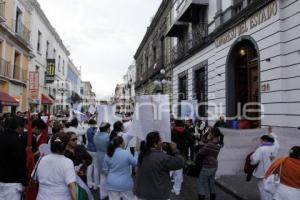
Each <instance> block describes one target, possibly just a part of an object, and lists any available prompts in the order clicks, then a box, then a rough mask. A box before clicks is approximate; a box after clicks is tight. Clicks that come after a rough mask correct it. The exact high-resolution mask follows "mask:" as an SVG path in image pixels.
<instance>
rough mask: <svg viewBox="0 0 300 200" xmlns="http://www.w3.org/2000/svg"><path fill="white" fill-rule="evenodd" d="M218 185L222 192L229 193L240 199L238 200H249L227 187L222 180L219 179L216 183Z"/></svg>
mask: <svg viewBox="0 0 300 200" xmlns="http://www.w3.org/2000/svg"><path fill="white" fill-rule="evenodd" d="M215 182H216V185H217V186H219V187H220V188H221V189H222V190H224V191H225V192H227V193H228V194H230V195H231V196H233V197H234V198H236V199H238V200H247V198H246V197H244V196H241V195H239V194H238V193H237V191H235V190H233V189H232V188H230V187H228V186H226V184H225V183H223V182H222V181H221V180H220V179H217V180H216V181H215Z"/></svg>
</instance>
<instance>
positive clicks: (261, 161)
mask: <svg viewBox="0 0 300 200" xmlns="http://www.w3.org/2000/svg"><path fill="white" fill-rule="evenodd" d="M260 139H261V146H260V147H258V148H257V149H256V151H255V152H254V153H253V154H252V156H251V164H252V165H257V164H258V166H257V167H256V169H255V170H254V172H253V176H254V177H256V178H257V179H258V181H257V186H258V189H259V192H260V200H272V194H271V193H268V192H266V191H265V190H264V184H263V179H264V175H265V173H266V171H267V170H268V169H269V167H270V165H271V164H272V162H273V161H274V159H275V158H276V157H277V152H278V151H277V149H276V148H277V147H276V146H275V145H274V142H275V140H274V138H273V137H272V136H270V135H263V136H262V137H261V138H260Z"/></svg>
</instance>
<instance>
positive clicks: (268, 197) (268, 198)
mask: <svg viewBox="0 0 300 200" xmlns="http://www.w3.org/2000/svg"><path fill="white" fill-rule="evenodd" d="M257 187H258V190H259V193H260V200H273V195H272V194H271V193H269V192H266V191H265V188H264V182H263V179H258V181H257Z"/></svg>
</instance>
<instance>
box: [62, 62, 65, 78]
mask: <svg viewBox="0 0 300 200" xmlns="http://www.w3.org/2000/svg"><path fill="white" fill-rule="evenodd" d="M62 74H63V75H65V61H64V60H63V64H62Z"/></svg>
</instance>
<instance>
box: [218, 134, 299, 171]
mask: <svg viewBox="0 0 300 200" xmlns="http://www.w3.org/2000/svg"><path fill="white" fill-rule="evenodd" d="M220 130H221V132H222V133H223V134H224V147H223V148H222V149H221V152H220V155H219V157H218V160H219V167H218V171H217V175H243V174H244V171H243V170H244V164H245V159H246V156H247V155H248V154H250V153H251V152H253V151H255V150H256V148H258V147H259V146H260V137H261V136H262V135H265V134H268V130H267V129H252V130H236V129H223V128H222V129H220ZM273 133H274V134H275V135H276V136H277V140H278V142H279V145H280V148H279V157H280V156H286V155H288V151H289V150H290V148H291V147H293V146H296V145H298V146H299V144H300V131H299V130H297V129H283V128H273Z"/></svg>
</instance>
